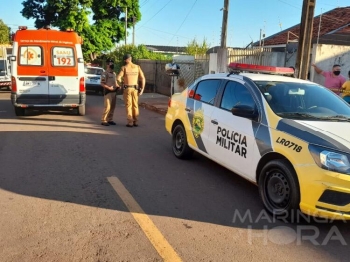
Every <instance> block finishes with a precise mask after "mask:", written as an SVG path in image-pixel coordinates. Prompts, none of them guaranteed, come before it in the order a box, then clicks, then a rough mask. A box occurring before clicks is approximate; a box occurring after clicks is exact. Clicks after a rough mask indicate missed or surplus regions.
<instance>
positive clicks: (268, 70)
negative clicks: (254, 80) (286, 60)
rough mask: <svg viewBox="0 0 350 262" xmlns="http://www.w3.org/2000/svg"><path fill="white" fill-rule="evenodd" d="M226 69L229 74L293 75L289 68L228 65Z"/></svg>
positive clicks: (239, 64) (291, 69) (240, 64)
mask: <svg viewBox="0 0 350 262" xmlns="http://www.w3.org/2000/svg"><path fill="white" fill-rule="evenodd" d="M228 69H229V71H230V72H231V73H234V72H252V73H264V74H275V75H293V74H294V70H293V68H290V67H276V66H262V65H253V64H242V63H230V64H229V65H228Z"/></svg>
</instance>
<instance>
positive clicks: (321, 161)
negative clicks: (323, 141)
mask: <svg viewBox="0 0 350 262" xmlns="http://www.w3.org/2000/svg"><path fill="white" fill-rule="evenodd" d="M309 150H310V152H311V154H312V156H313V158H314V160H315V162H316V164H317V165H318V166H319V167H321V168H323V169H326V170H329V171H333V172H337V173H342V174H347V175H350V155H349V154H346V153H343V152H336V151H331V150H329V149H325V148H322V147H318V146H314V145H310V146H309Z"/></svg>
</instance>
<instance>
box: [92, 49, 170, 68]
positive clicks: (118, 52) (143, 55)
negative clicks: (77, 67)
mask: <svg viewBox="0 0 350 262" xmlns="http://www.w3.org/2000/svg"><path fill="white" fill-rule="evenodd" d="M125 54H131V56H132V59H133V60H134V61H135V60H138V59H151V60H162V61H164V60H165V61H171V59H172V57H169V56H167V55H164V54H160V53H154V52H151V51H149V50H148V49H147V48H146V46H144V45H139V46H134V45H123V46H120V47H117V48H116V49H115V50H114V51H113V52H110V53H109V54H102V55H101V56H99V57H98V58H96V60H95V61H94V62H95V63H97V64H99V65H101V66H103V67H105V63H106V60H107V59H112V60H113V61H115V71H116V72H119V70H120V68H121V67H122V65H123V56H124V55H125Z"/></svg>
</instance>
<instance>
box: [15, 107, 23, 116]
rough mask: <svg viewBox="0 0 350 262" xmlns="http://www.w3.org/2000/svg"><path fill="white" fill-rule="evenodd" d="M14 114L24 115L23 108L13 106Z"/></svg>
mask: <svg viewBox="0 0 350 262" xmlns="http://www.w3.org/2000/svg"><path fill="white" fill-rule="evenodd" d="M15 114H16V116H24V114H25V109H24V108H22V107H15Z"/></svg>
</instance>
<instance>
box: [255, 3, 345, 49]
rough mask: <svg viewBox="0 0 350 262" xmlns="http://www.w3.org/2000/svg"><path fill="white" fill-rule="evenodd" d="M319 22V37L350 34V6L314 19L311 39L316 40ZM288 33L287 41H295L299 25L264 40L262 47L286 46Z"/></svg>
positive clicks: (257, 43) (336, 9)
mask: <svg viewBox="0 0 350 262" xmlns="http://www.w3.org/2000/svg"><path fill="white" fill-rule="evenodd" d="M320 22H321V27H320V34H319V36H320V37H322V36H326V35H329V34H340V33H341V34H350V6H348V7H341V8H335V9H333V10H330V11H328V12H326V13H324V14H321V15H319V16H316V17H314V23H313V32H312V37H313V38H314V39H316V38H317V36H318V30H319V25H320ZM288 32H291V34H289V41H292V40H297V37H296V36H295V35H297V36H298V35H299V33H300V24H298V25H295V26H292V27H290V28H288V29H286V30H284V31H282V32H279V33H277V34H274V35H272V36H269V37H267V38H265V39H264V45H265V46H270V45H280V44H286V43H287V40H288ZM254 45H259V42H256V43H254Z"/></svg>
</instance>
